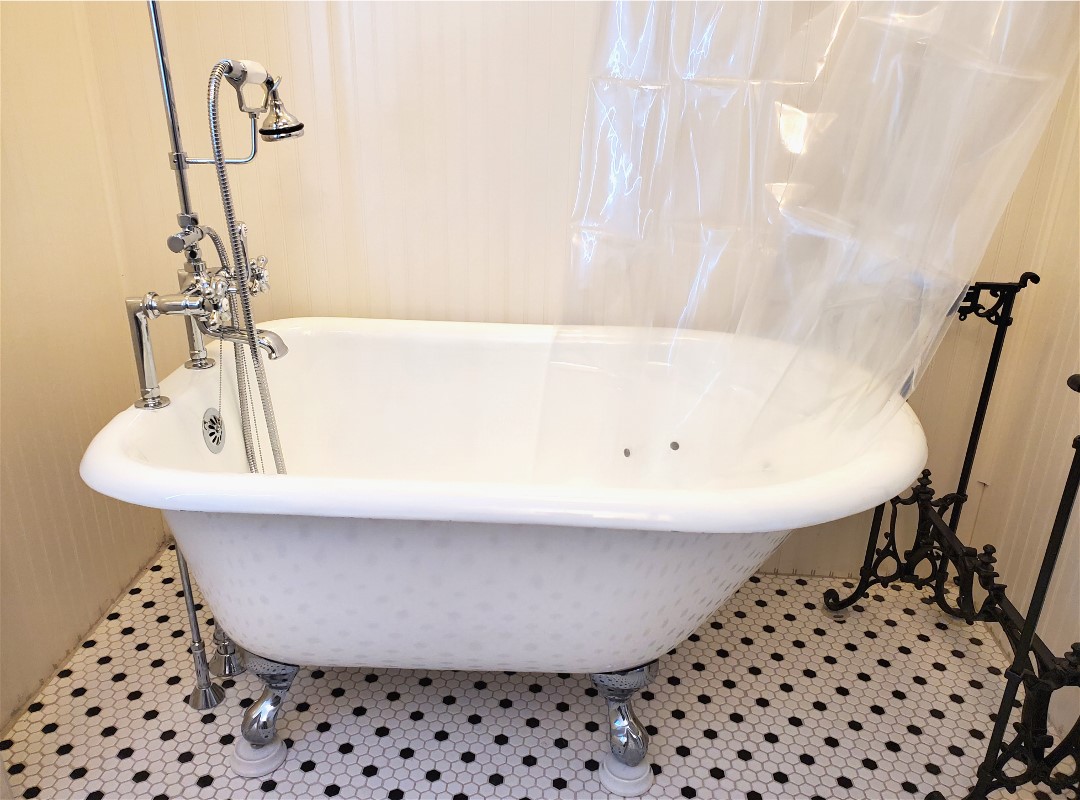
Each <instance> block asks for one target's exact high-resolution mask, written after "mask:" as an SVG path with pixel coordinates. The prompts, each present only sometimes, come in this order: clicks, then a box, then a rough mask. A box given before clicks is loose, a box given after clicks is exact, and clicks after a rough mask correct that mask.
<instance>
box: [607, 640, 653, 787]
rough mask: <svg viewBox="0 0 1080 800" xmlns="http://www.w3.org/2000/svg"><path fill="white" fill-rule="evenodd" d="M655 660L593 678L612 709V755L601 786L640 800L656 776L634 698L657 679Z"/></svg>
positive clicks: (609, 711) (646, 734)
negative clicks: (635, 710)
mask: <svg viewBox="0 0 1080 800" xmlns="http://www.w3.org/2000/svg"><path fill="white" fill-rule="evenodd" d="M657 670H658V662H656V661H653V662H652V663H650V664H645V665H643V666H640V667H636V668H634V669H628V670H624V671H622V672H604V673H597V674H595V675H592V676H591V677H592V682H593V684H594V685H595V686H596V688H597V689H599V690H600V694H601V695H602V696H603V698H604V700H606V701H607V707H608V742H609V743H610V745H611V752H610V753H608V754H606V755H605V756H604V760H603V761H602V762H601V764H600V773H599V774H600V783H602V784H603V785H604V788H605V789H607V790H608V791H609V792H612V793H613V794H617V795H619V796H620V797H638V796H640V795H642V794H645V792H647V791H648V790H649V787H650V786H652V782H653V773H652V768H651V767H650V766H649V763H648V762H647V761H646V760H645V756H646V755H647V754H648V751H649V734H648V733H647V732H646V730H645V726H644V725H642V724H641V720H639V719H638V718H637V715H636V714H635V713H634V707H633V704H632V702H633V698H634V695H636V694H637V693H638V692H639V691H641V690H642V689H644V688H645V687H646V686H648V685H649V684H650V683H652V680H653V678H655V677H656V673H657Z"/></svg>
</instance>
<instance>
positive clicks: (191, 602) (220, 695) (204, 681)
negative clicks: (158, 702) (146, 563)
mask: <svg viewBox="0 0 1080 800" xmlns="http://www.w3.org/2000/svg"><path fill="white" fill-rule="evenodd" d="M176 565H177V567H179V569H180V583H181V584H182V586H183V589H184V605H185V606H186V607H187V615H188V625H189V626H190V628H191V659H192V661H193V662H194V665H195V688H194V689H192V690H191V694H189V695H188V696H187V704H188V705H189V706H191V707H192V708H194V709H195V710H196V711H206V710H207V709H210V708H213V707H214V706H216V705H217V704H218V703H220V702H221V701H222V700H224V699H225V690H224V689H222V688H221V686H219V685H218V684H216V683H214V682H213V681H212V680H210V664H209V663H208V662H207V660H206V646H205V645H204V644H203V639H202V633H201V632H200V631H199V615H198V613H197V612H196V610H195V596H194V595H193V594H192V592H191V576H190V575H188V568H187V560H186V559H185V558H184V554H183V553H181V552H180V548H179V546H178V547H177V548H176Z"/></svg>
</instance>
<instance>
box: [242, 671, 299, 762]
mask: <svg viewBox="0 0 1080 800" xmlns="http://www.w3.org/2000/svg"><path fill="white" fill-rule="evenodd" d="M244 665H245V666H246V667H247V668H248V670H250V671H251V672H252V674H254V675H257V676H258V677H259V680H261V681H262V682H263V684H265V688H264V689H263V692H262V694H261V695H260V696H259V699H258V700H256V701H255V702H254V703H252V704H251V706H250V707H249V708H248V710H247V711H246V712H245V714H244V721H243V722H242V723H241V724H240V733H241V737H240V738H239V739H237V740H236V750H235V751H234V752H233V760H232V765H233V770H234V771H235V772H236V774H237V775H239V776H241V777H243V778H261V777H262V776H264V775H269V774H270V773H271V772H273V771H274V770H275V769H277V768H278V767H280V766H281V765H282V764H283V763H284V761H285V743H284V742H283V741H281V740H280V739H279V738H277V719H278V716H279V715H280V714H281V708H282V706H283V705H284V704H285V698H286V696H287V695H288V693H289V688H290V687H291V686H292V682H293V680H294V679H295V678H296V674H297V673H298V672H299V671H300V667H298V666H296V665H294V664H281V663H278V662H277V661H271V660H270V659H268V658H263V657H262V656H257V655H254V654H253V653H248V654H247V656H246V657H245V659H244Z"/></svg>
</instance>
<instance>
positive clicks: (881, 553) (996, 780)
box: [824, 272, 1080, 800]
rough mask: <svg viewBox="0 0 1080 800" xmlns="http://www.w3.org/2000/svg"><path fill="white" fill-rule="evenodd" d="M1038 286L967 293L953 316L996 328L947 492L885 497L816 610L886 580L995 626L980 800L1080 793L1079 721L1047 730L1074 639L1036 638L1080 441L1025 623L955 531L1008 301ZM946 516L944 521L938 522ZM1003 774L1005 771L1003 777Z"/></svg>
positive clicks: (1077, 476) (1075, 676)
mask: <svg viewBox="0 0 1080 800" xmlns="http://www.w3.org/2000/svg"><path fill="white" fill-rule="evenodd" d="M1038 282H1039V278H1038V276H1037V275H1035V274H1034V273H1030V272H1025V273H1024V274H1023V275H1022V276H1021V277H1020V280H1019V281H1017V282H1016V283H989V282H983V283H975V284H973V285H972V286H971V287H970V288H969V290H968V292H967V294H965V296H964V298H963V301H962V302H961V305H960V307H959V308H958V310H957V313H958V315H959V318H960V319H961V320H965V319H967V318H968V317H969V316H972V315H974V316H975V317H978V318H980V319H985V320H987V321H988V322H990V323H991V324H992V325H994V326H996V328H997V331H996V334H995V336H994V343H993V346H992V348H991V351H990V357H989V359H988V361H987V367H986V374H985V376H984V378H983V385H982V391H981V393H980V396H979V404H978V406H977V408H976V411H975V417H974V420H973V422H972V426H971V435H970V436H969V438H968V445H967V450H966V452H965V455H964V464H963V468H962V470H961V472H960V480H959V481H958V483H957V488H956V491H955V492H952V493H950V494H946V495H943V496H942V497H940V498H937V499H935V498H934V494H935V492H934V489H933V488H932V486H931V478H930V471H929V470H924V471H923V473H922V475H921V477H920V478H919V480H918V481H917V482H916V485H915V486H914V487H913V488H912V490H911V492H910V493H909V494H908V495H907V496H906V497H905V496H898V497H894V498H893V499H892V500H890V501H889V503H888V504H884V503H883V504H882V505H880V506H878V507H877V508H876V509H875V510H874V518H873V522H872V523H871V525H870V536H869V540H868V541H867V546H866V555H865V557H864V559H863V565H862V568H861V570H860V572H859V583H858V585H857V586H856V587H855V589H854V591H853V592H852V593H851V594H850V595H849V596H847V597H845V598H843V599H841V598H840V594H839V593H838V592H837V591H836V590H835V589H830V590H828V591H827V592H825V597H824V600H825V607H826V608H828V609H829V610H830V611H834V612H838V611H842V610H844V609H847V608H850V607H851V606H853V605H854V604H855V603H857V602H858V601H859V600H860V599H862V598H864V597H866V595H867V594H868V592H869V590H870V588H871V587H873V586H888V585H889V584H890V583H893V582H895V581H900V582H904V583H910V584H912V585H914V586H915V587H916V588H919V589H922V588H925V587H927V586H931V587H933V598H932V602H934V603H936V604H937V606H938V607H939V608H940V609H941V610H942V611H943V612H945V613H947V614H949V615H951V616H953V617H957V618H959V619H963V620H965V621H967V622H969V623H972V622H976V621H981V622H991V623H997V624H1000V625H1001V626H1002V630H1003V632H1004V633H1005V635H1006V638H1007V639H1008V641H1009V643H1010V644H1011V646H1012V650H1013V661H1012V666H1011V667H1010V668H1009V670H1008V671H1007V672H1006V687H1005V694H1004V696H1003V698H1002V702H1001V708H1000V710H999V712H998V715H997V717H996V719H995V725H994V732H993V734H992V735H991V737H990V741H989V743H988V745H987V752H986V757H985V759H984V761H983V763H982V764H981V765H980V767H979V771H978V781H977V783H976V785H975V786H974V787H973V788H972V789H971V791H970V792H969V793H968V795H967V797H966V800H985V798H986V796H987V795H988V794H989V792H991V791H994V790H996V789H999V788H1006V789H1008V790H1010V791H1013V790H1015V789H1016V788H1017V787H1018V786H1021V785H1024V784H1027V783H1043V784H1045V785H1047V786H1049V787H1050V788H1051V789H1053V790H1054V791H1055V792H1058V793H1060V792H1064V791H1066V790H1070V789H1071V790H1073V792H1074V795H1073V796H1074V797H1076V794H1077V793H1080V768H1078V767H1077V763H1078V762H1080V755H1078V748H1080V720H1077V722H1076V723H1075V724H1074V725H1073V727H1072V729H1071V730H1070V731H1069V733H1068V734H1067V735H1066V736H1064V737H1063V738H1062V740H1061V741H1060V742H1059V743H1058V744H1057V746H1056V747H1054V745H1053V737H1052V736H1050V735H1049V732H1048V728H1047V712H1048V709H1049V705H1050V697H1051V695H1052V694H1053V692H1054V691H1056V690H1057V689H1060V688H1062V687H1063V686H1080V643H1078V644H1074V645H1073V647H1072V650H1071V651H1070V652H1069V653H1068V654H1067V655H1066V656H1065V657H1063V658H1057V657H1056V656H1054V655H1053V654H1052V653H1051V652H1050V650H1049V649H1048V648H1047V647H1046V645H1045V644H1044V643H1043V641H1042V640H1041V639H1040V638H1039V637H1038V635H1037V634H1036V632H1035V628H1036V626H1037V624H1038V620H1039V615H1040V614H1041V612H1042V606H1043V603H1044V602H1045V599H1046V593H1047V591H1048V589H1049V586H1050V578H1051V576H1052V574H1053V570H1054V566H1055V564H1056V562H1057V557H1058V553H1059V551H1060V548H1061V542H1062V540H1063V538H1064V535H1065V529H1066V526H1067V524H1068V518H1069V513H1070V511H1071V509H1072V507H1073V504H1074V503H1075V501H1076V496H1077V488H1078V484H1080V437H1077V438H1076V439H1074V440H1073V447H1074V448H1078V449H1077V452H1076V453H1074V457H1073V465H1072V469H1071V470H1070V472H1069V476H1068V479H1067V480H1066V483H1065V489H1064V492H1063V494H1062V498H1061V505H1060V506H1059V509H1058V515H1057V518H1056V519H1055V522H1054V527H1053V529H1052V531H1051V534H1050V541H1049V543H1048V545H1047V548H1046V553H1045V555H1044V558H1043V564H1042V569H1041V571H1040V573H1039V578H1038V581H1037V582H1036V586H1035V591H1034V593H1033V596H1032V600H1031V604H1030V607H1029V609H1028V615H1027V618H1026V619H1025V618H1024V616H1023V615H1022V614H1020V612H1019V611H1018V610H1017V609H1016V607H1015V606H1014V605H1013V604H1012V602H1011V601H1010V600H1009V599H1008V597H1006V595H1005V588H1006V587H1005V586H1004V585H1002V584H1000V583H998V582H997V578H998V573H997V572H996V571H995V569H994V566H995V563H996V558H995V555H994V553H995V550H994V548H993V546H991V545H986V546H984V547H983V549H982V552H981V553H980V552H979V551H977V550H976V549H975V548H973V547H966V546H965V545H964V544H963V543H962V542H961V541H960V539H959V537H958V536H957V534H956V531H957V527H958V525H959V523H960V515H961V513H962V512H963V508H964V503H965V502H966V501H967V490H968V483H969V481H970V479H971V470H972V466H973V464H974V462H975V455H976V452H977V450H978V446H979V438H980V436H981V435H982V429H983V423H984V422H985V420H986V412H987V409H988V407H989V404H990V396H991V393H992V391H993V387H994V379H995V378H996V376H997V369H998V365H999V362H1000V359H1001V352H1002V349H1003V348H1004V344H1005V336H1006V334H1007V332H1008V328H1009V326H1010V325H1011V324H1012V321H1013V319H1012V310H1013V305H1014V303H1015V300H1016V295H1017V294H1018V293H1019V292H1020V290H1021V289H1023V288H1024V287H1025V286H1027V285H1028V284H1029V283H1038ZM984 293H985V294H986V295H987V296H989V297H990V298H991V299H992V300H993V302H992V303H991V304H990V305H984V304H983V302H982V298H983V294H984ZM1069 386H1070V388H1072V389H1074V390H1075V391H1078V392H1080V376H1078V375H1074V376H1073V377H1072V378H1070V379H1069ZM886 505H889V506H890V507H891V510H890V515H889V525H888V527H887V528H886V529H885V531H884V534H883V536H884V543H883V544H882V545H881V546H880V547H879V546H878V542H879V539H880V538H881V537H882V522H883V520H884V516H885V508H886ZM902 506H914V507H915V510H916V511H917V512H918V522H917V523H916V528H915V537H914V542H913V544H912V547H911V548H910V549H908V550H904V551H903V552H901V550H900V548H899V545H898V544H897V517H898V512H899V510H900V508H901V507H902ZM946 516H947V517H948V518H949V519H948V522H946V521H945V517H946ZM950 578H951V580H950ZM976 580H978V584H979V586H980V587H981V588H982V589H983V590H984V591H985V592H986V596H985V597H984V599H983V600H982V602H981V603H979V604H978V606H976V598H975V582H976ZM950 584H951V587H950ZM1021 683H1023V685H1024V702H1023V707H1022V711H1021V715H1020V721H1019V722H1017V723H1015V724H1014V726H1013V727H1014V728H1015V731H1016V735H1015V736H1014V738H1013V739H1011V740H1010V741H1009V742H1008V743H1007V744H1006V743H1004V740H1005V733H1006V729H1007V727H1008V722H1009V719H1010V717H1011V713H1012V708H1013V703H1014V701H1015V699H1016V695H1017V692H1018V690H1019V686H1020V684H1021ZM1070 758H1071V759H1072V762H1073V765H1072V772H1070V773H1066V774H1063V773H1061V772H1059V771H1057V770H1059V769H1061V768H1062V766H1063V765H1067V763H1068V760H1069V759H1070ZM1013 762H1018V764H1014V763H1013ZM1007 768H1008V769H1010V770H1011V772H1006V769H1007ZM1066 768H1067V766H1066ZM927 800H944V798H943V796H942V795H941V794H940V793H938V792H932V793H931V794H930V795H928V796H927Z"/></svg>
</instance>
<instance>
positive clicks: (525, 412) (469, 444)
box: [123, 319, 902, 491]
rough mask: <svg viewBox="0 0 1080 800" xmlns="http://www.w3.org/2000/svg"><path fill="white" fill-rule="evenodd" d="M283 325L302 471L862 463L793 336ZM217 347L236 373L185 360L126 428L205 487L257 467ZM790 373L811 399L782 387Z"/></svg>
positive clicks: (712, 474) (657, 482)
mask: <svg viewBox="0 0 1080 800" xmlns="http://www.w3.org/2000/svg"><path fill="white" fill-rule="evenodd" d="M266 327H269V328H271V329H273V330H275V331H276V332H277V333H279V334H280V335H281V336H282V337H283V338H284V339H285V341H286V342H287V343H288V345H289V348H290V352H289V354H288V355H287V356H286V357H285V358H282V359H280V360H278V361H273V362H267V371H268V375H269V378H270V383H271V389H272V394H273V399H274V406H275V410H276V416H277V420H278V426H279V429H280V434H281V441H282V446H283V448H284V451H285V454H286V461H287V464H288V469H289V474H290V475H304V476H311V477H334V478H342V477H346V478H358V479H370V480H387V481H394V480H409V481H432V482H439V483H445V482H482V483H490V484H500V483H503V484H505V483H515V484H532V485H536V484H541V485H543V484H549V485H558V486H573V487H593V486H595V487H605V488H612V487H615V488H634V487H646V486H647V487H650V488H654V489H655V488H660V489H675V490H690V491H700V490H709V489H722V488H736V487H741V486H752V485H758V484H774V483H776V482H778V481H784V480H797V479H799V478H800V477H803V476H806V475H810V474H815V473H820V472H822V471H824V470H826V469H828V468H829V467H830V466H835V465H836V464H839V463H842V462H843V461H844V460H846V459H850V458H851V457H852V456H853V455H855V453H854V452H852V451H851V449H850V448H846V447H845V438H844V435H843V431H842V430H841V431H839V432H838V431H836V430H834V428H835V427H836V426H835V424H834V421H833V420H832V418H831V417H830V413H831V412H830V413H822V409H823V408H825V409H830V408H831V407H830V405H829V404H830V398H831V397H832V396H834V395H835V394H837V393H838V390H839V393H843V387H838V386H837V384H836V382H835V381H830V377H831V376H835V374H836V371H835V370H832V371H830V369H829V365H828V363H827V359H826V358H825V357H824V356H822V357H821V359H820V360H819V361H817V362H815V360H814V358H813V357H807V355H806V353H805V352H803V353H801V354H800V357H799V359H798V360H793V359H792V358H791V354H792V351H791V349H790V348H788V347H787V346H785V345H782V344H780V343H777V342H771V341H766V340H760V339H751V338H747V337H740V338H738V339H736V337H733V336H730V335H727V334H717V333H705V332H695V331H679V332H677V333H675V332H671V331H660V330H656V329H628V328H600V327H595V328H579V329H556V328H553V327H549V326H531V325H478V324H470V323H442V322H439V323H433V322H422V323H417V322H404V321H375V320H349V321H348V325H343V326H338V327H335V326H334V325H333V323H332V321H331V322H328V321H326V320H306V319H293V320H281V321H276V322H272V323H267V324H266ZM210 349H211V354H212V355H213V356H214V357H215V358H219V359H221V360H222V362H223V363H222V369H220V370H218V369H213V370H206V371H191V370H183V369H181V370H178V371H177V372H175V373H174V374H172V375H171V376H169V377H168V378H167V379H166V380H165V381H164V382H163V390H164V391H165V393H166V394H168V395H169V396H170V397H171V399H172V405H171V406H170V407H168V408H166V409H164V410H162V411H157V412H148V413H142V414H139V415H137V416H134V417H132V418H130V419H129V420H127V421H126V423H125V424H127V425H130V426H132V429H131V430H129V431H128V433H129V434H132V435H125V436H124V444H123V446H124V449H125V453H126V455H127V456H129V457H130V458H132V459H134V460H135V461H137V462H140V463H142V464H145V465H146V466H147V467H164V468H169V469H178V470H185V471H196V472H199V473H205V474H206V479H210V478H211V476H212V474H214V473H222V472H226V473H243V472H246V462H245V459H244V452H243V444H242V441H243V440H242V437H241V433H240V425H239V419H238V412H237V405H236V400H235V398H236V390H235V375H234V371H233V366H232V348H231V347H229V346H226V348H225V350H224V354H223V356H224V357H223V358H222V355H221V354H219V353H218V352H217V347H216V344H214V345H211V348H210ZM673 351H677V357H673V356H672V353H673ZM793 374H795V376H796V378H797V379H793V377H792V376H793ZM844 374H846V375H851V374H852V372H851V370H846V371H845V373H844ZM781 376H784V378H785V380H783V382H782V385H783V386H788V387H792V386H797V387H799V391H798V392H797V393H796V392H789V393H788V395H787V396H783V395H780V394H778V393H777V390H776V388H775V387H776V386H777V384H778V383H780V381H779V378H780V377H781ZM219 378H220V380H221V381H222V382H223V387H222V393H223V397H224V403H223V408H222V416H223V418H224V421H225V430H226V440H225V447H224V449H223V451H222V452H221V453H220V454H217V455H215V454H212V453H211V452H210V451H209V450H208V449H207V448H206V446H205V445H204V443H203V441H202V437H201V435H200V432H199V431H200V424H201V420H202V416H203V413H204V411H205V410H206V409H207V408H209V407H215V406H216V405H217V396H218V381H219ZM901 404H902V400H901V399H900V398H899V397H898V396H896V397H894V398H877V399H872V402H868V403H867V404H866V405H867V407H868V408H871V409H872V410H871V412H869V413H868V414H867V415H865V417H866V418H864V419H862V420H861V421H860V424H861V425H863V426H866V425H879V426H880V425H884V424H885V423H886V422H887V421H888V419H889V417H890V415H891V414H892V413H893V412H894V411H895V410H896V408H897V407H898V406H899V405H901ZM763 407H765V408H767V414H763V413H762V409H763ZM260 433H261V434H262V443H261V451H262V456H263V459H264V460H265V461H266V462H267V463H268V464H269V463H270V449H269V445H268V443H267V441H266V439H265V430H263V429H260Z"/></svg>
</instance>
